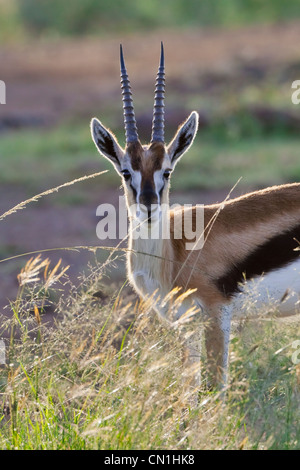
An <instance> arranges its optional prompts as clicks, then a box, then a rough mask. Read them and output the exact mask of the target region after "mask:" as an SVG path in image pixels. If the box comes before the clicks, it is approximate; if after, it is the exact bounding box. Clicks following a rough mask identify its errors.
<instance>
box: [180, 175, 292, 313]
mask: <svg viewBox="0 0 300 470" xmlns="http://www.w3.org/2000/svg"><path fill="white" fill-rule="evenodd" d="M176 213H177V215H179V212H178V210H177V211H175V212H172V213H171V243H172V248H173V257H174V258H173V259H174V263H173V268H172V283H173V285H174V286H180V287H183V288H184V289H188V288H197V290H198V292H199V295H200V296H201V300H203V303H204V304H205V306H206V307H213V306H216V305H220V304H223V303H226V302H227V299H226V298H225V296H224V295H223V293H222V292H220V291H219V289H218V288H217V287H216V285H215V284H214V282H213V281H214V280H215V279H217V278H218V277H220V276H222V275H223V274H224V273H225V272H226V271H227V270H228V268H229V266H231V265H232V263H238V262H239V261H240V260H241V259H243V258H244V257H245V256H246V255H247V254H248V253H250V252H251V251H253V250H254V249H255V248H256V247H258V246H260V245H261V244H262V243H263V242H264V241H266V240H268V239H271V238H272V237H274V236H276V235H277V234H280V233H282V232H283V231H284V230H287V229H289V228H290V227H293V226H294V225H295V224H297V223H299V222H300V184H298V183H296V184H289V185H283V186H274V187H272V188H267V189H265V190H262V191H257V192H255V193H250V194H248V195H245V196H242V197H240V198H236V199H233V200H230V201H227V202H225V203H224V205H223V206H222V204H215V205H211V206H206V207H205V209H204V226H205V243H204V246H203V248H202V249H201V250H200V251H195V252H191V251H186V249H185V244H186V242H187V241H190V240H186V239H185V238H184V235H183V238H182V239H179V240H176V239H174V223H175V224H176V223H177V222H176V218H177V217H176ZM192 215H193V217H194V213H193V214H192ZM193 225H194V224H193ZM193 229H195V226H193Z"/></svg>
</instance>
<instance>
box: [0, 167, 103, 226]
mask: <svg viewBox="0 0 300 470" xmlns="http://www.w3.org/2000/svg"><path fill="white" fill-rule="evenodd" d="M104 173H107V170H105V171H100V172H99V173H93V174H92V175H86V176H82V177H80V178H76V179H75V180H72V181H68V182H67V183H63V184H60V185H59V186H56V187H55V188H51V189H47V190H46V191H43V192H42V193H39V194H36V195H35V196H33V197H31V198H29V199H26V201H23V202H20V203H19V204H17V205H16V206H14V207H12V208H11V209H10V210H9V211H6V212H4V214H2V215H1V216H0V220H3V219H5V217H7V216H9V215H11V214H13V213H14V212H17V211H19V210H22V209H25V207H26V206H27V204H30V203H31V202H36V201H38V200H39V199H41V198H42V197H44V196H48V195H49V194H52V193H55V192H57V191H59V190H60V189H62V188H66V187H67V186H71V185H73V184H76V183H80V182H82V181H85V180H88V179H90V178H96V176H100V175H103V174H104Z"/></svg>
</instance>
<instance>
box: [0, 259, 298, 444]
mask: <svg viewBox="0 0 300 470" xmlns="http://www.w3.org/2000/svg"><path fill="white" fill-rule="evenodd" d="M64 269H65V268H63V267H60V266H57V267H54V268H53V269H52V268H51V265H50V262H49V261H48V260H44V259H41V258H38V259H35V260H31V262H30V263H27V265H26V266H25V268H24V269H23V271H22V274H21V276H20V277H19V281H20V282H21V285H20V289H19V294H18V296H17V299H16V301H15V302H12V303H11V305H10V308H11V310H12V312H13V316H12V319H11V320H10V321H9V322H6V323H2V331H1V334H0V336H2V335H3V334H4V330H5V331H6V332H11V331H12V329H13V330H14V331H15V332H18V335H19V339H18V340H17V339H14V338H13V336H12V335H10V340H8V343H7V348H6V356H7V365H6V366H5V367H2V369H1V370H0V393H1V395H0V400H1V408H2V410H3V414H2V416H1V418H0V448H2V449H128V450H129V449H180V450H183V449H240V448H244V449H297V448H299V446H300V427H299V365H295V364H293V362H292V361H291V353H292V351H293V350H292V347H291V346H290V345H291V343H292V342H293V341H294V340H295V339H297V337H299V328H298V329H297V328H295V326H289V325H285V324H282V323H278V322H276V321H275V320H272V319H271V318H269V319H268V321H266V320H257V321H256V322H253V321H250V320H248V321H245V322H244V323H243V324H241V325H240V326H239V328H238V329H236V330H235V332H234V333H233V339H232V344H231V367H230V384H229V389H228V393H227V400H226V401H225V402H222V401H221V400H220V396H219V394H218V393H216V392H207V391H205V389H203V390H201V392H200V404H199V406H198V407H197V408H191V407H190V406H189V402H188V401H187V393H186V387H185V385H184V381H183V380H182V374H183V370H182V361H181V356H182V354H181V341H182V332H180V331H170V330H167V329H166V328H165V327H163V326H162V325H161V324H160V323H159V322H158V320H157V319H156V317H155V316H153V313H152V312H151V306H150V304H149V303H148V304H147V303H146V304H140V303H138V302H137V301H136V300H135V298H133V297H132V296H130V297H128V293H127V294H126V293H125V291H124V286H123V287H121V288H119V289H117V290H116V289H115V288H114V287H111V288H104V287H103V276H104V275H105V267H104V266H103V265H102V264H99V263H98V262H97V256H95V263H94V265H93V266H90V271H89V273H88V274H87V275H86V276H85V277H84V278H81V279H80V280H79V281H78V285H77V286H72V285H69V293H63V292H62V291H61V289H62V285H63V284H66V283H69V280H68V278H67V274H66V272H63V271H64ZM34 278H35V279H37V278H40V279H39V280H36V282H30V281H33V279H34ZM104 289H111V290H108V291H107V292H104ZM125 290H126V289H125ZM52 291H53V292H55V293H56V295H55V296H56V297H57V292H59V293H60V301H59V302H58V304H57V305H56V316H57V318H59V319H60V320H59V328H52V329H49V328H46V327H45V326H43V325H42V324H41V317H42V315H43V312H44V311H45V310H46V309H47V308H49V307H47V305H49V303H51V298H52V297H53V292H52ZM96 291H97V292H98V293H99V291H101V292H102V294H101V296H100V297H99V295H98V296H97V297H95V296H94V294H95V292H96ZM105 298H106V300H103V299H105ZM101 299H102V300H101Z"/></svg>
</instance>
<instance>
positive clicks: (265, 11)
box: [0, 0, 299, 40]
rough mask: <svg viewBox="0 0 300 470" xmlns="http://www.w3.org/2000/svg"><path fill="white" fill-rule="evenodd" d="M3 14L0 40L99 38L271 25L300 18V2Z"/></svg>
mask: <svg viewBox="0 0 300 470" xmlns="http://www.w3.org/2000/svg"><path fill="white" fill-rule="evenodd" d="M158 12H159V14H158ZM1 13H2V14H1V16H0V18H1V19H0V26H1V29H0V31H1V38H2V39H3V40H11V39H13V40H16V38H17V39H18V38H20V37H22V35H23V36H24V35H27V36H28V35H29V36H31V37H32V36H35V35H37V34H41V33H42V34H46V35H48V36H49V35H50V36H51V35H55V36H56V35H80V34H97V36H98V35H99V34H107V33H111V32H114V33H116V32H118V33H119V32H120V31H122V32H130V31H136V30H142V29H143V30H145V29H146V30H147V29H150V30H153V28H157V27H181V26H183V27H190V26H194V27H195V26H196V27H198V26H199V25H201V26H223V27H224V26H225V27H230V26H239V25H245V24H249V23H250V24H251V23H254V22H260V23H268V22H269V23H270V22H277V21H282V20H289V19H294V18H296V17H299V4H298V1H297V0H290V1H289V2H288V3H287V4H286V3H283V2H281V1H279V0H227V1H226V2H220V1H219V0H211V1H209V2H208V1H198V0H189V1H188V2H186V1H184V0H165V1H164V2H160V1H159V0H150V1H149V0H147V1H146V0H127V1H126V2H124V1H122V0H115V1H114V2H110V3H107V2H106V1H105V0H86V1H85V2H82V1H80V0H73V1H72V8H71V9H70V8H68V6H66V5H64V4H63V5H62V4H61V2H60V1H59V0H52V1H51V2H50V1H43V2H40V1H39V0H9V1H8V0H6V1H5V0H3V1H2V2H1ZM2 18H3V19H2Z"/></svg>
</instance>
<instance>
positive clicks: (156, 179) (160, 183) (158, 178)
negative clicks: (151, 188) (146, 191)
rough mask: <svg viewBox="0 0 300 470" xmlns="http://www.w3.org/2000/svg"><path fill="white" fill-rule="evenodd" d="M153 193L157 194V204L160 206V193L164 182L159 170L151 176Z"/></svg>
mask: <svg viewBox="0 0 300 470" xmlns="http://www.w3.org/2000/svg"><path fill="white" fill-rule="evenodd" d="M153 179H154V185H155V191H156V194H157V199H158V204H160V194H159V193H160V191H161V189H162V188H163V186H164V184H165V181H164V177H163V173H162V171H161V170H158V171H155V172H154V175H153Z"/></svg>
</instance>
